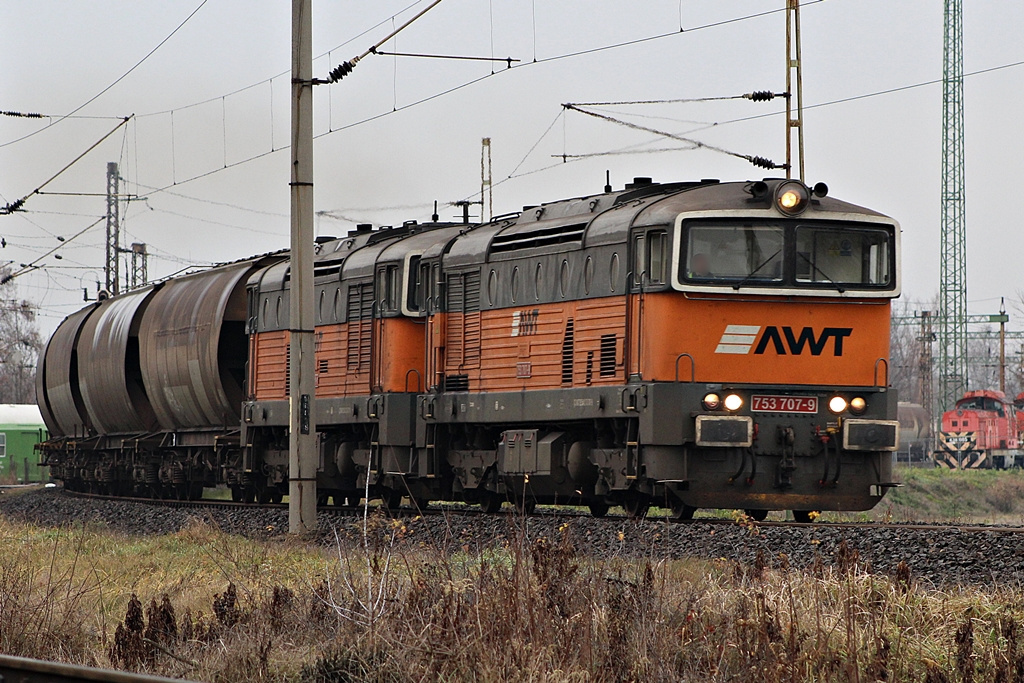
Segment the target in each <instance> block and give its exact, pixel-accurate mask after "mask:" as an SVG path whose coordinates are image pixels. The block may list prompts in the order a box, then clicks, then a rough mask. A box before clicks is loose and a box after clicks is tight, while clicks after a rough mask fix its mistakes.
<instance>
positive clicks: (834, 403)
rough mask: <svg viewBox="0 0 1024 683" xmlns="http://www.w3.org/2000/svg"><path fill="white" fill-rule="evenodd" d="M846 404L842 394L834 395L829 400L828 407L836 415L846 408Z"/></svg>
mask: <svg viewBox="0 0 1024 683" xmlns="http://www.w3.org/2000/svg"><path fill="white" fill-rule="evenodd" d="M846 406H847V403H846V399H845V398H843V397H842V396H833V397H832V398H830V399H829V400H828V409H829V410H830V411H831V412H833V413H835V414H836V415H838V414H839V413H841V412H843V411H844V410H846Z"/></svg>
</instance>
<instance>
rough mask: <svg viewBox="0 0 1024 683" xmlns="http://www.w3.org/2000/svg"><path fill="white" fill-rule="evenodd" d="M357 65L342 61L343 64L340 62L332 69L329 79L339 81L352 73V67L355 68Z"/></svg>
mask: <svg viewBox="0 0 1024 683" xmlns="http://www.w3.org/2000/svg"><path fill="white" fill-rule="evenodd" d="M355 66H356V65H355V64H353V63H352V62H342V63H341V64H339V65H338V66H336V67H334V68H333V69H332V70H331V74H330V76H329V77H328V80H329V81H330V82H331V83H337V82H338V81H340V80H341V79H343V78H344V77H345V76H348V75H349V74H350V73H352V69H354V68H355Z"/></svg>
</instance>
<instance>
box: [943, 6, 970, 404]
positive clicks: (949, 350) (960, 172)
mask: <svg viewBox="0 0 1024 683" xmlns="http://www.w3.org/2000/svg"><path fill="white" fill-rule="evenodd" d="M961 2H962V0H944V7H945V18H944V19H945V20H944V26H945V35H944V37H943V70H942V225H941V229H942V242H941V244H942V246H941V251H940V255H939V258H940V260H941V280H940V282H939V298H940V299H941V300H940V302H939V305H940V309H939V320H940V326H939V397H938V398H939V401H941V408H942V409H943V410H948V409H949V408H951V407H952V406H953V404H954V403H955V402H956V400H957V399H958V398H960V397H961V396H962V395H963V392H964V391H965V390H966V389H967V226H966V223H965V219H964V69H963V16H962V13H961V6H962V5H961Z"/></svg>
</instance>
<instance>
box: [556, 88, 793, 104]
mask: <svg viewBox="0 0 1024 683" xmlns="http://www.w3.org/2000/svg"><path fill="white" fill-rule="evenodd" d="M776 97H789V93H786V92H782V93H776V92H771V91H770V90H755V91H753V92H748V93H743V94H742V95H720V96H715V97H680V98H675V99H668V100H622V101H619V102H573V104H574V105H576V106H578V107H619V106H625V105H631V104H695V103H698V102H721V101H723V100H751V101H753V102H768V101H770V100H773V99H775V98H776Z"/></svg>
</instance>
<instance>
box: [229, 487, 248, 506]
mask: <svg viewBox="0 0 1024 683" xmlns="http://www.w3.org/2000/svg"><path fill="white" fill-rule="evenodd" d="M231 500H232V502H235V503H244V502H245V488H244V487H242V486H232V487H231Z"/></svg>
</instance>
